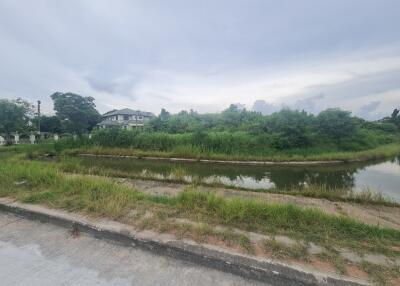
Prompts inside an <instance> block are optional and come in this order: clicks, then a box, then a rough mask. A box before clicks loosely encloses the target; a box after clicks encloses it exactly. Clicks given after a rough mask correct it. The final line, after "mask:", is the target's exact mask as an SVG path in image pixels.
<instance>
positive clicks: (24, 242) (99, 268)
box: [0, 212, 266, 286]
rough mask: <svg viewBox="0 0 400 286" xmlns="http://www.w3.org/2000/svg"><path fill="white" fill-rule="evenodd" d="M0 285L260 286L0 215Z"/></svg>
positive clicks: (207, 269) (136, 250) (53, 227)
mask: <svg viewBox="0 0 400 286" xmlns="http://www.w3.org/2000/svg"><path fill="white" fill-rule="evenodd" d="M0 285H5V286H17V285H18V286H25V285H29V286H47V285H48V286H57V285H63V286H67V285H74V286H91V285H97V286H99V285H100V286H106V285H113V286H114V285H115V286H123V285H124V286H125V285H138V286H139V285H140V286H146V285H163V286H164V285H166V286H168V285H171V286H172V285H173V286H179V285H182V286H183V285H190V286H200V285H205V286H206V285H207V286H209V285H229V286H231V285H250V286H252V285H254V286H256V285H257V286H258V285H260V286H261V285H264V286H265V285H266V284H261V283H259V282H255V281H249V280H246V279H243V278H241V277H238V276H234V275H232V274H228V273H224V272H220V271H217V270H214V269H210V268H207V267H202V266H198V265H195V264H191V263H189V262H184V261H180V260H176V259H173V258H169V257H164V256H158V255H156V254H153V253H150V252H146V251H142V250H140V249H136V248H133V247H124V246H121V245H117V244H115V243H113V242H111V241H105V240H100V239H96V238H94V237H91V236H89V235H85V234H80V235H78V236H73V235H71V233H69V232H68V231H67V230H66V229H65V228H62V227H58V226H54V225H52V224H45V223H40V222H36V221H31V220H26V219H23V218H20V217H17V216H14V215H11V214H6V213H3V212H0Z"/></svg>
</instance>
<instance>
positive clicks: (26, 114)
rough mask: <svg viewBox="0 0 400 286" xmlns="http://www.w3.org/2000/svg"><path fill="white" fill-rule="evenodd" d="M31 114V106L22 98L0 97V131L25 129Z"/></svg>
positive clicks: (9, 132)
mask: <svg viewBox="0 0 400 286" xmlns="http://www.w3.org/2000/svg"><path fill="white" fill-rule="evenodd" d="M32 116H33V106H32V105H31V104H29V103H28V102H27V101H24V100H22V99H16V100H7V99H0V133H5V134H6V135H10V134H11V133H12V132H23V131H27V130H28V129H29V128H30V127H29V121H30V119H31V118H32Z"/></svg>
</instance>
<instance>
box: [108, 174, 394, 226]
mask: <svg viewBox="0 0 400 286" xmlns="http://www.w3.org/2000/svg"><path fill="white" fill-rule="evenodd" d="M115 180H116V181H117V182H118V183H120V184H123V185H125V186H128V187H133V188H136V189H137V190H139V191H142V192H147V193H151V194H154V195H166V196H175V195H177V194H179V193H180V192H183V191H184V190H185V188H186V187H187V186H186V185H183V184H176V183H164V182H159V181H147V180H131V179H122V178H118V179H115ZM197 190H200V191H207V192H216V193H218V194H221V195H223V196H224V197H240V198H245V199H258V200H262V201H266V202H270V203H291V204H294V205H297V206H301V207H313V208H317V209H320V210H322V211H323V212H325V213H328V214H333V215H345V216H348V217H351V218H354V219H356V220H358V221H361V222H364V223H367V224H370V225H379V226H383V227H390V228H394V229H398V230H400V208H398V207H387V206H380V205H370V204H358V203H350V202H332V201H329V200H326V199H316V198H307V197H300V196H292V195H283V194H272V193H260V192H251V191H238V190H232V189H224V188H211V187H202V186H200V187H198V188H197Z"/></svg>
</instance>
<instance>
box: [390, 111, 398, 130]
mask: <svg viewBox="0 0 400 286" xmlns="http://www.w3.org/2000/svg"><path fill="white" fill-rule="evenodd" d="M390 121H391V122H392V123H394V124H395V125H397V127H399V128H400V110H399V109H397V108H396V109H395V110H393V113H392V115H391V117H390Z"/></svg>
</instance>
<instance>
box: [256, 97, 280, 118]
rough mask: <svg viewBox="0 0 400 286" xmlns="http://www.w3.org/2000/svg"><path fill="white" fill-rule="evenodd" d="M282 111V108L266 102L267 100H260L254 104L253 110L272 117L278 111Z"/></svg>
mask: <svg viewBox="0 0 400 286" xmlns="http://www.w3.org/2000/svg"><path fill="white" fill-rule="evenodd" d="M280 109H282V106H277V105H274V104H271V103H268V102H266V101H265V100H262V99H259V100H256V101H255V102H254V104H253V107H252V110H253V111H257V112H260V113H261V114H264V115H270V114H272V113H274V112H276V111H279V110H280Z"/></svg>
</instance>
